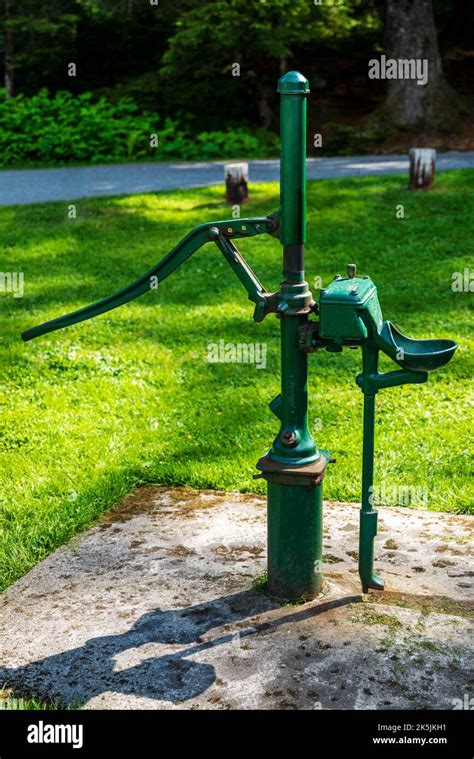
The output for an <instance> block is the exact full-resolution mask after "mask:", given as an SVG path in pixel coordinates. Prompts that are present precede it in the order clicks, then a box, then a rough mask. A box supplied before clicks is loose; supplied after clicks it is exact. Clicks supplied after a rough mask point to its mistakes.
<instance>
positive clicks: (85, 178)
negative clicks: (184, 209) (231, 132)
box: [0, 151, 474, 206]
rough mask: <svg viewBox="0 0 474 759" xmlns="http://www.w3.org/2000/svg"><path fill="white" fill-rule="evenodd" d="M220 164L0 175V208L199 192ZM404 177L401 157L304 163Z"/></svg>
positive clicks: (255, 165) (440, 161) (256, 171)
mask: <svg viewBox="0 0 474 759" xmlns="http://www.w3.org/2000/svg"><path fill="white" fill-rule="evenodd" d="M225 163H227V162H225V161H202V162H192V163H191V162H188V163H185V162H183V163H128V164H115V165H108V166H86V167H75V168H65V169H62V168H61V169H28V170H23V169H20V170H13V171H10V170H6V171H0V206H9V205H24V204H27V203H44V202H48V201H55V200H64V201H68V200H77V199H79V198H90V197H101V196H107V195H109V196H110V195H133V194H139V193H144V192H154V191H156V190H175V189H180V188H186V187H205V186H208V185H219V184H223V183H224V169H223V167H224V164H225ZM248 163H249V182H250V183H255V182H270V181H275V180H278V178H279V167H280V162H279V160H261V161H249V162H248ZM436 168H437V171H445V170H447V169H464V168H471V169H472V168H474V151H470V152H467V151H466V152H458V151H450V152H448V153H440V154H439V155H438V157H437V162H436ZM405 172H406V173H408V157H407V156H406V155H391V156H351V157H343V158H339V157H338V158H309V159H308V178H309V179H329V178H342V177H361V176H377V175H379V174H400V173H405Z"/></svg>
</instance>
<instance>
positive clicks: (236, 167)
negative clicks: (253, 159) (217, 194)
mask: <svg viewBox="0 0 474 759" xmlns="http://www.w3.org/2000/svg"><path fill="white" fill-rule="evenodd" d="M224 176H225V189H226V201H227V203H229V204H230V205H232V206H240V205H242V204H243V203H247V202H248V199H249V189H248V181H249V165H248V163H227V164H226V165H225V166H224Z"/></svg>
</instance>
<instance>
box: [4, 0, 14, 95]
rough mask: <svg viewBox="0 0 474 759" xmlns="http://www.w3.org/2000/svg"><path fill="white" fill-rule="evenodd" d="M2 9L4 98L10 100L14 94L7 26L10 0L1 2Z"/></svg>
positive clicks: (11, 53) (10, 47)
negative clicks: (3, 27)
mask: <svg viewBox="0 0 474 759" xmlns="http://www.w3.org/2000/svg"><path fill="white" fill-rule="evenodd" d="M3 7H4V15H3V18H4V24H5V38H4V54H3V65H4V69H5V89H6V97H7V98H12V97H13V95H14V94H15V90H14V74H13V32H12V30H11V27H10V25H9V21H10V19H11V14H10V0H4V1H3Z"/></svg>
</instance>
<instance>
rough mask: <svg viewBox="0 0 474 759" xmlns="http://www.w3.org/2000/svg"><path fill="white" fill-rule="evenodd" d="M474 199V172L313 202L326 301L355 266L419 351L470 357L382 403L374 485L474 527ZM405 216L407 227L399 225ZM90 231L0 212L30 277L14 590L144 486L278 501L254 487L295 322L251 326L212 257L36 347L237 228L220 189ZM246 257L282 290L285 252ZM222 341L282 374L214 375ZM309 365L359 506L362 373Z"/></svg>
mask: <svg viewBox="0 0 474 759" xmlns="http://www.w3.org/2000/svg"><path fill="white" fill-rule="evenodd" d="M473 185H474V173H473V172H469V171H453V172H448V173H444V174H442V175H440V176H439V177H438V178H437V180H436V186H435V188H434V189H433V190H432V191H430V192H419V193H414V192H410V191H409V190H407V189H406V178H405V177H401V176H400V177H398V176H393V177H383V178H377V179H374V178H365V179H345V180H326V181H320V182H317V183H315V182H313V183H310V184H309V187H308V190H309V194H308V209H309V212H308V244H307V255H306V266H307V268H306V270H307V279H308V281H309V282H310V284H311V285H313V283H314V278H315V277H318V276H320V277H322V280H323V282H324V284H326V283H328V282H329V281H330V280H331V279H332V277H333V276H334V274H336V273H342V274H343V273H344V271H345V266H346V264H347V263H348V262H352V261H355V262H356V263H357V264H358V267H359V271H360V273H367V274H370V275H371V276H372V277H373V279H374V280H375V282H376V283H377V285H378V287H379V297H380V301H381V305H382V309H383V313H384V317H385V318H386V319H390V320H392V321H393V322H395V324H396V325H397V326H399V327H400V328H401V329H402V331H403V332H405V333H406V334H408V335H410V336H414V337H450V338H455V339H457V340H458V341H459V343H460V348H459V350H458V351H457V354H456V355H455V357H454V359H453V361H452V363H451V364H450V365H449V366H448V367H447V368H445V369H444V370H441V371H440V372H439V373H435V374H433V375H432V376H431V377H430V379H429V382H428V384H426V385H422V386H405V387H401V388H393V389H389V390H384V391H382V392H381V393H380V394H379V395H378V417H377V443H376V450H377V458H376V481H377V483H378V484H379V485H380V484H383V485H384V486H385V487H386V488H387V489H390V488H392V487H393V486H397V487H400V486H402V487H409V488H420V487H423V488H425V487H426V489H427V491H426V492H427V493H428V507H429V508H431V509H438V510H446V511H451V512H468V511H469V509H470V507H471V506H472V502H473V500H474V499H473V497H472V485H471V484H470V483H472V479H471V480H470V479H469V477H470V472H469V467H470V462H471V461H472V459H471V457H470V451H469V445H470V442H472V439H471V441H470V429H471V430H472V398H473V395H472V377H473V364H472V358H471V356H472V353H470V352H469V349H472V343H473V336H472V324H473V320H472V311H470V308H471V307H472V294H470V293H468V292H461V293H455V292H453V291H452V289H451V277H452V273H453V272H456V271H463V269H464V268H465V267H469V266H470V267H471V271H473V270H474V261H473V259H472V258H471V259H470V260H469V255H470V252H471V247H470V245H471V243H470V239H469V234H470V231H472V221H473V218H474V207H473V206H474V203H473V198H474V194H473V189H474V188H473ZM251 195H252V199H251V202H250V203H249V205H248V206H246V207H245V214H246V215H252V216H253V215H260V214H264V213H268V212H271V211H273V210H276V208H277V207H278V186H277V184H261V185H257V186H255V187H252V189H251ZM398 204H403V205H404V207H405V218H404V219H397V218H396V217H395V211H396V206H397V205H398ZM77 212H78V217H77V219H76V220H71V219H68V216H67V204H65V203H57V204H47V205H36V206H28V207H11V208H3V209H0V250H1V266H0V269H1V270H2V271H19V270H21V271H23V272H24V276H25V294H24V297H23V298H17V299H15V298H13V297H12V295H11V294H3V293H0V307H1V310H2V317H3V321H2V324H3V329H2V331H1V335H0V351H1V362H0V385H1V390H2V393H1V396H0V398H1V416H0V456H1V469H0V477H1V487H0V506H1V520H2V530H3V536H2V538H1V541H0V546H1V547H0V552H1V564H2V584H3V586H6V585H8V584H9V583H11V582H12V581H13V580H15V579H16V578H17V577H19V576H20V575H22V574H23V573H25V572H26V571H27V570H28V569H29V568H30V567H31V566H32V565H33V564H35V563H36V562H37V561H38V560H40V559H41V558H43V557H44V556H46V554H47V553H48V552H50V551H51V550H52V549H53V548H55V547H56V546H58V545H59V544H61V543H62V542H64V541H65V540H66V539H67V538H69V537H70V536H71V535H73V534H74V533H75V532H77V531H78V530H79V529H81V528H83V527H84V526H86V525H88V524H89V523H90V522H91V520H93V519H94V518H95V517H97V516H98V515H99V514H100V513H101V512H103V511H104V510H105V509H107V508H109V507H110V506H112V505H113V504H114V503H115V502H116V501H117V500H118V499H119V498H120V497H121V496H123V495H124V494H125V493H127V492H128V491H130V490H131V489H132V488H133V487H134V486H136V485H138V484H140V483H144V482H154V483H159V484H161V485H189V486H192V487H195V488H221V489H238V490H242V491H258V492H262V493H263V492H264V487H265V484H264V483H263V482H262V481H261V480H258V481H253V480H252V475H253V474H254V472H255V462H256V461H257V459H258V458H259V457H260V455H261V454H262V453H263V452H264V451H265V448H266V447H268V446H269V445H270V443H271V441H272V438H273V436H274V434H275V432H276V430H277V423H276V419H275V418H274V417H273V415H272V414H271V412H270V411H269V409H268V406H267V404H268V402H269V401H271V400H272V398H274V396H275V395H277V393H278V392H279V342H278V338H279V322H278V321H277V320H276V319H275V318H274V317H273V316H271V317H267V319H266V320H265V321H264V322H263V323H262V324H259V325H257V324H255V323H254V322H253V321H252V311H253V307H252V304H251V303H250V302H249V301H248V300H247V297H246V294H245V292H244V290H243V289H242V288H241V285H240V284H239V282H238V281H237V279H236V278H234V276H233V274H232V272H231V271H230V269H229V267H228V264H227V263H226V262H225V261H224V259H223V257H222V256H221V254H220V253H219V252H218V250H217V248H216V247H215V246H213V245H209V246H206V247H205V248H203V249H201V250H200V251H198V253H196V254H195V255H194V257H193V258H192V259H191V260H190V261H188V262H187V263H186V264H185V265H184V266H183V267H182V268H181V269H180V270H178V271H177V272H176V273H175V274H174V275H172V276H171V277H170V278H169V279H167V280H166V281H165V282H164V283H163V284H162V285H161V286H160V287H159V288H158V289H157V290H156V291H152V292H151V293H149V294H147V295H145V296H143V297H142V298H139V299H138V300H136V301H134V302H133V303H131V304H128V305H127V306H123V307H121V308H120V309H118V310H116V311H112V312H110V313H108V314H106V315H105V316H101V317H99V318H98V319H95V320H93V321H89V322H85V323H83V324H80V325H76V326H74V327H71V328H68V329H67V330H64V331H61V332H56V333H53V334H50V335H47V336H45V337H43V338H39V339H38V340H36V341H33V342H31V343H27V344H23V343H22V342H21V340H20V332H21V331H22V330H23V329H25V328H27V327H30V326H33V325H35V324H37V323H39V322H42V321H44V320H46V319H51V318H53V317H55V316H59V315H61V314H64V313H66V312H68V311H71V310H73V309H76V308H78V307H80V306H83V305H86V304H88V303H90V302H92V301H94V300H96V299H99V298H101V297H103V296H105V295H107V294H109V293H111V292H113V291H114V290H116V289H118V288H119V287H121V286H123V285H126V284H128V283H129V282H130V281H131V280H133V279H135V278H136V277H137V276H139V275H141V274H143V273H144V272H145V271H146V270H147V269H148V268H149V267H150V266H151V265H152V264H154V263H155V262H156V261H157V260H158V259H159V258H161V257H162V256H163V255H164V254H165V253H166V252H167V251H168V250H169V249H170V248H171V247H172V246H173V245H174V244H176V242H177V241H178V240H179V239H180V238H181V237H183V236H184V234H185V233H186V232H187V231H188V230H189V229H190V228H192V227H194V226H195V225H197V224H199V223H202V222H204V221H208V220H212V219H214V218H215V219H222V218H226V217H228V216H229V209H228V207H226V206H225V205H224V204H223V203H222V188H207V189H201V190H192V191H181V192H172V193H165V194H154V195H143V196H135V197H127V198H118V199H117V198H116V199H105V200H104V199H102V200H84V201H80V202H77ZM239 248H240V249H241V251H242V252H243V253H244V255H245V256H246V257H247V258H248V260H249V262H250V263H251V265H252V266H253V267H254V268H255V270H256V272H257V274H258V275H259V277H260V278H261V279H262V280H263V282H264V284H265V285H266V287H267V288H268V289H277V287H278V283H279V279H280V269H281V248H280V247H279V245H278V243H277V241H276V240H275V239H273V238H271V237H268V238H266V237H258V238H254V239H252V240H246V241H245V242H241V243H239ZM219 340H225V341H226V342H233V343H242V342H245V343H255V342H258V343H266V344H267V366H266V369H257V368H256V367H255V366H254V365H251V364H220V363H217V364H211V363H209V362H208V361H207V353H208V344H209V343H218V342H219ZM309 361H310V397H311V405H310V420H311V426H312V428H313V430H317V439H318V443H319V444H320V445H321V446H322V447H325V448H329V449H331V450H332V452H333V454H334V456H335V457H336V458H337V463H336V464H335V465H334V466H331V467H330V470H329V472H328V475H327V477H326V479H325V485H324V488H325V497H326V498H328V499H340V500H358V499H359V491H360V460H361V421H362V420H361V411H362V393H361V392H360V390H359V389H358V388H357V387H356V385H355V375H356V374H357V372H358V371H359V368H360V353H359V351H350V350H347V351H344V352H343V353H342V354H329V353H327V352H325V351H322V352H318V353H317V354H313V355H312V356H310V357H309ZM389 364H390V362H388V361H387V362H384V364H383V368H384V369H387V368H389ZM391 368H395V367H394V366H393V365H392V367H391ZM471 477H472V473H471Z"/></svg>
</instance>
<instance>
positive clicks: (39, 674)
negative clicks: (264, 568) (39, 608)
mask: <svg viewBox="0 0 474 759" xmlns="http://www.w3.org/2000/svg"><path fill="white" fill-rule="evenodd" d="M360 600H361V597H360V596H347V597H345V598H340V599H336V600H334V601H328V602H325V603H319V604H318V605H311V606H308V605H307V604H305V605H304V607H302V608H301V609H299V610H295V608H294V607H293V608H291V607H289V609H288V614H285V615H284V616H279V617H278V618H276V619H273V620H268V621H267V620H266V621H263V622H258V621H256V623H255V624H254V625H252V624H249V625H248V626H243V627H242V626H241V625H239V626H236V623H239V622H242V621H243V620H246V619H251V618H252V617H256V616H257V615H259V614H262V612H268V611H272V610H275V609H279V608H281V607H282V602H281V601H279V600H277V599H272V598H269V597H268V596H266V597H265V596H262V595H260V594H258V593H256V592H255V591H244V592H240V593H235V594H233V595H229V596H224V597H222V598H218V599H215V600H214V601H209V602H207V603H201V604H197V605H195V606H189V607H186V608H184V609H170V610H167V611H163V610H161V609H154V610H153V611H150V612H147V613H146V614H143V615H142V616H141V617H140V618H139V619H137V621H136V622H135V623H134V624H133V625H132V627H131V628H130V629H129V630H127V631H126V632H124V633H121V634H117V635H105V636H102V637H97V638H91V639H90V640H88V641H86V642H85V643H84V645H83V646H80V647H78V648H74V649H71V650H70V651H65V652H62V653H59V654H56V655H53V656H49V657H46V658H44V659H40V660H38V661H34V662H31V663H29V664H27V665H24V666H19V667H15V668H11V669H4V668H0V680H1V681H2V682H6V683H8V685H9V686H10V687H11V688H12V690H13V691H14V693H15V694H16V695H18V696H21V695H24V694H28V695H34V696H37V697H40V698H48V699H54V700H56V701H58V702H59V703H60V704H63V705H67V704H73V705H76V704H78V703H79V704H81V703H84V702H86V701H88V700H90V699H92V698H94V697H96V696H99V695H100V694H102V693H105V692H110V691H112V692H116V693H122V694H130V695H133V696H135V697H138V698H140V697H142V698H150V699H153V700H154V701H156V700H162V701H168V702H183V701H187V700H189V699H192V698H195V697H197V696H199V695H200V694H202V693H203V692H204V691H206V690H207V689H208V688H209V687H210V686H211V685H213V683H214V682H215V679H216V673H215V669H214V666H213V665H212V664H210V663H206V662H201V661H192V660H191V658H190V657H192V656H194V655H196V654H202V653H204V652H206V651H210V650H212V649H215V648H216V647H217V646H222V645H225V644H232V643H234V642H235V641H239V644H240V641H241V640H242V639H244V638H248V637H250V636H255V635H257V634H259V633H268V632H270V633H271V632H272V631H273V630H275V629H276V628H277V627H279V626H281V625H285V624H289V623H294V622H297V621H301V620H304V619H309V618H312V617H316V616H319V615H321V614H324V613H325V612H328V611H329V610H331V609H335V608H337V607H341V606H346V605H348V604H353V603H357V602H359V601H360ZM227 626H230V629H228V630H227V629H225V628H226V627H227ZM213 628H224V630H219V633H218V635H217V637H214V638H211V639H209V640H204V639H203V636H204V635H206V633H208V632H209V631H210V630H212V629H213ZM155 646H169V652H168V651H167V649H166V648H165V649H164V651H163V649H160V648H159V649H158V650H157V648H156V647H155ZM183 646H185V647H184V648H183ZM186 646H187V647H186ZM144 647H147V649H149V651H146V653H145V656H144V655H143V654H144V652H143V648H144ZM177 647H179V650H174V649H176V648H177ZM140 649H141V651H140ZM125 653H127V662H130V661H134V660H135V661H137V662H138V663H137V664H136V665H135V666H133V665H132V666H128V667H125V668H121V662H120V661H117V658H118V659H120V655H121V654H125Z"/></svg>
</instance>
